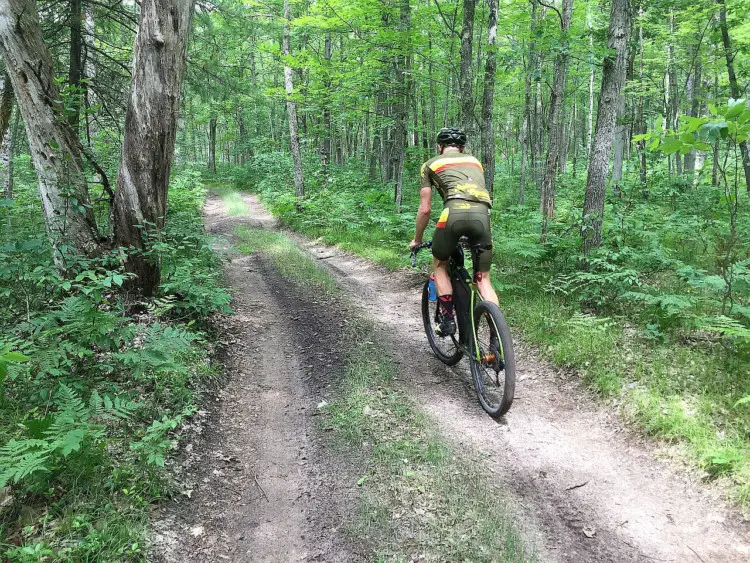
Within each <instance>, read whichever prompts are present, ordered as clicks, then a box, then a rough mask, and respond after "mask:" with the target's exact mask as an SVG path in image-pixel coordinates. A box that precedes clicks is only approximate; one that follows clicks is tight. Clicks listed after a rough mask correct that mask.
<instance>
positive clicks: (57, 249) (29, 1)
mask: <svg viewBox="0 0 750 563" xmlns="http://www.w3.org/2000/svg"><path fill="white" fill-rule="evenodd" d="M37 14H38V10H37V6H36V2H35V1H34V0H0V53H2V56H3V59H4V60H5V68H6V69H7V72H8V76H9V77H10V81H11V83H12V84H13V89H14V90H15V93H16V101H17V103H18V108H19V110H20V112H21V115H22V116H23V121H24V123H25V124H26V132H27V137H28V141H29V151H30V153H31V158H32V161H33V163H34V167H35V168H36V172H37V175H38V177H39V194H40V196H41V200H42V206H43V208H44V219H45V225H46V228H47V233H48V234H49V237H50V240H51V242H52V248H53V258H54V261H55V265H56V266H57V267H58V268H60V269H61V270H66V269H67V266H66V259H65V256H64V254H63V251H62V248H61V247H62V246H63V245H64V246H72V247H74V248H75V249H77V250H78V251H79V252H81V253H83V254H84V255H89V256H91V255H96V254H98V253H99V251H100V244H99V235H98V232H97V228H96V221H95V220H94V214H93V211H92V208H91V205H90V201H89V193H88V185H87V183H86V174H85V173H84V169H83V159H82V152H81V150H82V147H81V145H80V142H79V140H78V137H77V135H76V134H75V132H74V131H73V130H72V129H71V127H70V125H69V124H68V122H67V121H66V120H65V119H64V110H63V107H62V105H61V104H60V102H59V100H60V96H59V91H58V88H57V85H56V83H55V80H54V73H53V68H52V59H51V58H50V55H49V51H48V50H47V47H46V45H45V44H44V41H43V40H42V33H41V29H40V26H39V18H38V15H37Z"/></svg>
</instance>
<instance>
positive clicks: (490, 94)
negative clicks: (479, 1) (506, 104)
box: [482, 0, 498, 197]
mask: <svg viewBox="0 0 750 563" xmlns="http://www.w3.org/2000/svg"><path fill="white" fill-rule="evenodd" d="M488 3H489V14H488V16H487V60H486V63H485V67H484V92H483V95H482V166H484V183H485V186H487V190H488V191H489V192H490V197H492V193H493V184H494V182H495V127H494V124H493V108H494V105H495V104H494V100H495V73H496V71H497V3H498V0H488Z"/></svg>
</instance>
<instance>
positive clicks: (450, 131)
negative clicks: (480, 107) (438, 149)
mask: <svg viewBox="0 0 750 563" xmlns="http://www.w3.org/2000/svg"><path fill="white" fill-rule="evenodd" d="M437 143H438V145H442V146H444V147H463V146H464V145H466V133H464V132H463V131H461V128H460V127H443V128H442V129H441V130H440V131H439V132H438V135H437Z"/></svg>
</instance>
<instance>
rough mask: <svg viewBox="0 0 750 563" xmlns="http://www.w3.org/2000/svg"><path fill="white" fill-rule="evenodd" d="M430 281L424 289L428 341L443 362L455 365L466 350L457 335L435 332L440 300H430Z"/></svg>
mask: <svg viewBox="0 0 750 563" xmlns="http://www.w3.org/2000/svg"><path fill="white" fill-rule="evenodd" d="M429 283H430V282H429V280H428V281H426V282H425V284H424V288H423V289H422V322H423V323H424V331H425V333H426V334H427V341H428V342H429V343H430V348H432V351H433V352H435V355H436V356H437V357H438V359H439V360H440V361H441V362H443V363H444V364H445V365H448V366H455V365H456V364H457V363H458V362H460V361H461V358H462V357H463V355H464V352H463V350H462V349H461V348H460V347H459V345H458V340H457V338H456V336H457V335H456V336H439V335H438V334H436V333H435V325H436V324H437V307H438V302H437V301H430V299H429V296H428V289H427V285H428V284H429Z"/></svg>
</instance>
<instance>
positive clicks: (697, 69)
mask: <svg viewBox="0 0 750 563" xmlns="http://www.w3.org/2000/svg"><path fill="white" fill-rule="evenodd" d="M695 49H696V51H695V53H694V54H695V64H694V68H693V72H692V73H691V74H690V79H689V80H688V83H687V88H686V91H685V95H686V97H687V99H688V102H689V104H690V112H689V113H688V115H689V116H690V117H698V114H699V113H700V86H701V73H702V65H701V57H700V45H698V44H696V46H695ZM696 154H697V153H696V151H690V152H689V153H687V154H686V155H685V166H684V167H683V172H684V174H686V175H690V176H692V175H693V174H694V173H695V157H696Z"/></svg>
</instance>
